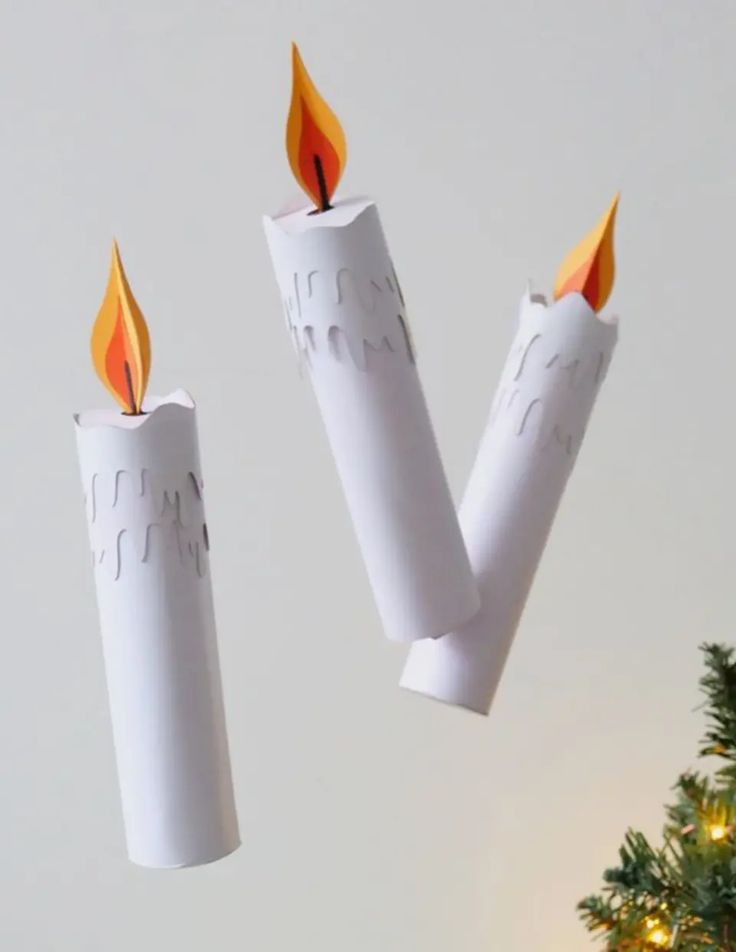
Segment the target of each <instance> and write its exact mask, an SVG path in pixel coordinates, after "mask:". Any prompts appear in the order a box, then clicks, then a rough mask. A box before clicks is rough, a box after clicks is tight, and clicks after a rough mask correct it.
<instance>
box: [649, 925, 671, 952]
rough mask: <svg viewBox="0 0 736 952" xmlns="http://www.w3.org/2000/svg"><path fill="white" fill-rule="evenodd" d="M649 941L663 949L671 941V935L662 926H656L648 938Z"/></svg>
mask: <svg viewBox="0 0 736 952" xmlns="http://www.w3.org/2000/svg"><path fill="white" fill-rule="evenodd" d="M647 941H648V942H649V943H651V945H656V946H658V947H659V948H660V949H661V948H664V946H666V945H667V943H668V942H669V941H670V934H669V932H668V931H667V930H666V929H665V928H663V927H662V926H655V927H654V929H652V930H651V932H650V933H649V935H648V936H647Z"/></svg>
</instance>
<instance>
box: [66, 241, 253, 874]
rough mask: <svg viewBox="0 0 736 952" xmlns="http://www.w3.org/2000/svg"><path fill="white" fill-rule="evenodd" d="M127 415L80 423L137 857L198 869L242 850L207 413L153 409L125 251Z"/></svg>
mask: <svg viewBox="0 0 736 952" xmlns="http://www.w3.org/2000/svg"><path fill="white" fill-rule="evenodd" d="M92 356H93V361H94V364H95V367H96V369H97V372H98V374H99V376H100V378H101V379H102V381H103V383H104V384H105V386H106V387H107V388H108V390H109V391H110V392H111V394H112V395H113V397H114V398H115V399H116V401H117V402H118V403H119V405H120V407H121V409H122V413H121V412H116V411H115V410H90V411H85V412H83V413H80V414H78V415H77V416H76V417H75V420H76V431H77V445H78V449H79V460H80V466H81V471H82V481H83V485H84V492H85V499H86V510H87V521H88V524H89V534H90V542H91V546H92V564H93V569H94V575H95V584H96V588H97V601H98V607H99V615H100V625H101V629H102V642H103V651H104V658H105V668H106V674H107V685H108V693H109V699H110V711H111V715H112V727H113V734H114V739H115V753H116V758H117V766H118V777H119V782H120V792H121V797H122V805H123V815H124V820H125V831H126V838H127V843H128V852H129V855H130V858H131V859H132V860H133V861H134V862H136V863H139V864H141V865H143V866H156V867H178V866H195V865H198V864H201V863H208V862H211V861H212V860H216V859H219V858H220V857H222V856H225V855H226V854H228V853H231V852H232V851H233V850H234V849H236V848H237V847H238V845H239V843H240V840H239V836H238V824H237V818H236V815H235V805H234V799H233V789H232V780H231V777H230V759H229V753H228V744H227V735H226V729H225V714H224V709H223V701H222V688H221V685H220V668H219V661H218V654H217V641H216V633H215V619H214V611H213V605H212V590H211V586H210V578H209V564H208V562H209V558H208V550H209V541H208V535H207V526H206V522H205V516H204V509H203V503H202V475H201V469H200V463H199V449H198V445H197V425H196V418H195V408H194V403H193V402H192V399H191V397H189V395H188V394H187V393H185V392H184V391H183V390H179V391H177V392H175V393H172V394H170V395H169V396H168V397H150V398H148V399H147V400H146V399H144V395H145V390H146V384H147V381H148V373H149V368H150V346H149V340H148V331H147V329H146V324H145V321H144V319H143V315H142V314H141V311H140V309H139V307H138V305H137V304H136V301H135V298H134V297H133V294H132V293H131V290H130V287H129V285H128V282H127V279H126V277H125V272H124V270H123V266H122V263H121V261H120V256H119V253H118V249H117V246H114V247H113V255H112V264H111V268H110V279H109V282H108V286H107V291H106V294H105V298H104V301H103V303H102V307H101V309H100V312H99V315H98V317H97V320H96V322H95V325H94V330H93V334H92Z"/></svg>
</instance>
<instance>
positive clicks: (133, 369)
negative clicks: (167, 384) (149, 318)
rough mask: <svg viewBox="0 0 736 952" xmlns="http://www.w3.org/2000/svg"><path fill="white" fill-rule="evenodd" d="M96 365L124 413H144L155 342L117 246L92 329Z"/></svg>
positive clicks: (114, 249)
mask: <svg viewBox="0 0 736 952" xmlns="http://www.w3.org/2000/svg"><path fill="white" fill-rule="evenodd" d="M91 344H92V362H93V364H94V366H95V370H96V371H97V375H98V376H99V378H100V380H101V381H102V382H103V383H104V385H105V386H106V387H107V389H108V390H109V391H110V393H111V394H112V395H113V397H114V398H115V400H116V401H117V402H118V404H119V405H120V407H121V408H122V410H123V413H128V414H132V415H135V414H139V413H141V412H142V410H141V407H142V405H143V397H144V396H145V393H146V386H147V385H148V374H149V371H150V369H151V342H150V339H149V336H148V327H147V326H146V321H145V318H144V317H143V314H142V312H141V309H140V308H139V307H138V304H137V302H136V299H135V298H134V297H133V292H132V291H131V290H130V285H129V284H128V279H127V278H126V276H125V271H124V269H123V263H122V261H121V260H120V251H119V250H118V246H117V242H113V245H112V260H111V261H110V277H109V278H108V281H107V289H106V291H105V297H104V298H103V301H102V305H101V307H100V310H99V313H98V315H97V318H96V320H95V323H94V327H93V328H92V341H91Z"/></svg>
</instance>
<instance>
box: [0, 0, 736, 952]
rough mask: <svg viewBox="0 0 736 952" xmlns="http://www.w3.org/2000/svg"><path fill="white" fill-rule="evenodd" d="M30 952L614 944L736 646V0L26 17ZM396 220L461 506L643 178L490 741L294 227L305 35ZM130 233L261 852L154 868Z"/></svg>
mask: <svg viewBox="0 0 736 952" xmlns="http://www.w3.org/2000/svg"><path fill="white" fill-rule="evenodd" d="M0 9H1V10H2V20H1V22H0V123H1V124H2V152H1V154H0V162H1V163H2V165H1V170H2V175H1V176H0V183H2V184H1V185H0V189H1V191H2V201H1V202H0V209H1V218H0V242H1V244H0V254H1V255H2V275H1V278H2V280H1V282H0V295H1V298H2V318H1V320H2V327H3V337H2V355H3V356H2V373H0V395H1V398H2V405H3V415H2V416H3V440H2V445H3V457H2V489H3V492H2V500H3V504H2V508H1V510H0V513H1V516H0V518H1V525H2V535H3V540H4V542H3V545H2V547H1V548H0V551H1V552H2V556H1V558H2V578H3V611H2V614H3V626H2V628H3V663H2V666H0V752H1V753H2V762H3V772H2V785H1V786H0V905H1V906H2V909H1V911H0V946H2V948H3V949H7V950H8V952H10V950H13V952H58V950H66V949H70V950H71V949H73V950H75V952H98V950H100V949H105V950H106V952H122V950H126V952H127V950H129V949H133V948H134V949H136V950H140V952H154V950H156V952H158V950H160V949H177V950H181V952H194V950H202V949H210V948H212V949H214V948H216V949H218V950H223V952H230V950H232V952H235V950H242V949H250V950H258V952H295V950H304V952H307V950H309V952H343V950H345V949H350V950H351V952H446V950H452V952H484V950H493V949H505V950H510V952H516V950H522V949H531V948H535V949H544V950H557V949H560V950H563V949H564V950H565V952H572V950H575V952H578V950H579V952H584V950H586V949H588V948H590V941H589V939H588V937H587V936H586V934H585V933H584V931H583V930H582V928H581V927H580V926H579V925H578V923H577V920H576V916H575V912H574V905H575V902H576V901H577V899H578V898H579V897H580V896H581V895H582V894H584V893H585V892H587V891H589V890H592V889H593V888H595V887H596V886H597V885H598V883H599V878H600V872H601V870H602V869H603V867H604V866H605V865H606V864H609V863H611V862H613V861H614V860H615V852H616V849H617V847H618V844H619V841H620V839H621V836H622V834H623V832H624V829H625V828H626V826H627V825H628V824H635V825H640V826H642V827H643V828H644V829H645V830H647V831H649V832H656V831H657V830H658V827H659V824H660V821H661V818H662V813H661V803H662V801H663V800H664V799H665V798H666V797H667V795H668V792H669V786H670V784H671V782H672V781H673V780H674V777H675V775H676V773H677V772H678V771H679V770H680V769H682V768H684V767H685V766H687V765H688V764H691V763H693V761H694V751H695V746H696V740H697V738H698V736H699V733H700V730H701V727H702V723H701V719H700V716H699V715H698V714H694V713H693V708H694V706H695V704H696V702H697V691H696V680H697V677H698V676H699V673H700V660H699V655H698V651H697V645H698V643H699V642H700V641H702V640H703V639H726V640H728V639H731V640H733V639H734V634H735V625H734V622H735V621H736V611H735V609H734V599H733V590H732V586H733V566H734V559H735V557H736V551H735V548H734V538H735V535H734V528H735V526H734V507H733V486H734V483H735V481H736V456H735V455H734V448H733V441H734V430H733V412H732V406H733V378H734V360H735V357H734V354H735V353H736V313H735V312H734V307H733V304H732V297H731V294H732V290H731V287H730V286H731V282H732V274H733V270H734V267H733V261H734V251H735V250H736V241H735V239H734V227H733V225H734V218H735V216H736V161H735V152H736V137H735V136H734V127H733V121H732V119H733V104H734V101H736V81H735V77H736V69H735V68H734V65H733V42H732V38H733V31H734V28H736V11H735V10H734V6H733V3H732V2H729V0H723V2H700V3H698V2H696V0H617V2H615V3H613V2H600V0H564V2H559V3H550V4H543V3H533V2H530V0H522V2H515V3H502V2H497V0H493V2H489V0H483V2H477V3H470V2H466V0H454V2H452V3H445V4H439V3H428V2H426V0H401V2H392V0H372V2H370V3H363V4H359V3H356V2H353V3H345V2H340V0H310V2H309V3H307V2H302V0H281V2H276V3H266V2H261V3H248V2H224V0H217V2H204V0H201V2H194V0H187V2H174V0H171V2H164V0H154V2H150V0H148V2H143V0H136V2H129V3H112V2H109V0H88V2H81V0H80V2H71V0H64V2H53V0H38V2H28V3H21V2H11V0H3V2H2V4H1V5H0ZM292 38H295V39H297V40H298V41H299V42H300V45H301V49H302V52H303V55H304V57H305V60H306V62H307V64H308V66H309V68H310V69H311V71H312V74H313V76H314V78H315V80H316V82H317V83H318V84H319V86H320V88H321V89H322V91H323V92H324V94H325V95H326V97H327V98H328V99H329V101H330V102H331V103H332V105H333V106H334V108H335V110H336V112H337V113H338V115H339V116H340V117H341V119H342V121H343V124H344V127H345V129H346V132H347V136H348V143H349V153H350V156H349V162H348V168H347V172H346V175H345V178H344V189H345V191H346V192H353V193H370V194H372V195H373V196H375V197H376V198H377V199H378V201H379V203H380V208H381V212H382V216H383V219H384V225H385V227H386V230H387V234H388V237H389V241H390V244H391V248H392V252H393V255H394V258H395V260H396V262H397V267H398V269H399V271H400V275H401V279H402V283H403V285H404V289H405V292H406V295H407V297H408V302H409V307H410V314H411V318H412V324H413V329H414V332H415V335H416V339H417V344H418V348H419V354H420V370H421V373H422V376H423V379H424V383H425V388H426V392H427V397H428V401H429V403H430V407H431V410H432V413H433V416H434V420H435V423H436V429H437V434H438V437H439V441H440V444H441V447H442V451H443V455H444V458H445V460H446V464H447V468H448V473H449V477H450V480H451V483H452V486H453V491H454V493H455V495H456V497H458V498H459V496H460V495H461V492H462V487H463V484H464V481H465V477H466V475H467V473H468V471H469V467H470V464H471V461H472V458H473V455H474V452H475V446H476V442H477V440H478V438H479V436H480V433H481V429H482V426H483V423H484V420H485V417H486V414H487V411H488V407H489V403H490V399H491V395H492V391H493V388H494V385H495V381H496V379H497V376H498V373H499V370H500V367H501V364H502V362H503V360H504V357H505V354H506V351H507V348H508V345H509V342H510V339H511V335H512V333H513V327H514V321H515V316H516V306H517V302H518V299H519V297H520V295H521V293H522V291H523V289H524V286H525V283H526V281H527V279H528V278H533V279H534V280H535V282H536V286H537V287H538V288H539V289H540V290H544V289H549V288H550V286H551V284H552V281H553V279H554V275H555V272H556V269H557V266H558V264H559V262H560V261H561V259H562V257H563V256H564V254H565V253H566V252H567V251H568V250H569V248H570V247H571V246H572V245H573V244H575V243H576V242H577V241H578V240H579V239H580V238H581V237H582V236H583V235H584V234H585V233H586V232H587V230H588V229H589V228H590V227H591V226H592V225H593V224H594V222H595V221H596V220H597V218H598V216H599V215H600V214H601V213H602V211H603V210H604V209H605V207H606V205H607V204H608V202H609V200H610V198H611V195H612V193H613V192H614V190H615V189H617V188H621V190H622V202H621V208H620V213H619V227H618V236H617V242H616V245H617V256H618V263H619V268H618V279H617V282H616V287H615V290H614V294H613V297H612V299H611V305H610V306H611V307H612V308H613V309H614V310H616V311H617V312H619V313H620V315H621V318H622V332H621V340H620V344H619V348H618V353H617V355H616V357H615V360H614V363H613V366H612V369H611V373H610V375H609V378H608V381H607V383H606V385H605V387H604V389H603V392H602V395H601V399H600V400H599V403H598V406H597V408H596V412H595V414H594V418H593V421H592V425H591V427H590V430H589V433H588V437H587V440H586V443H585V446H584V447H583V451H582V453H581V456H580V458H579V460H578V465H577V468H576V471H575V473H574V476H573V478H572V480H571V483H570V486H569V489H568V493H567V495H566V497H565V500H564V503H563V506H562V508H561V511H560V513H559V517H558V520H557V524H556V526H555V529H554V533H553V537H552V539H551V542H550V544H549V546H548V549H547V553H546V557H545V560H544V563H543V566H542V569H541V570H540V572H539V575H538V578H537V582H536V585H535V588H534V592H533V596H532V598H531V600H530V602H529V605H528V608H527V611H526V614H525V616H524V620H523V624H522V627H521V630H520V633H519V636H518V638H517V641H516V645H515V647H514V650H513V653H512V657H511V660H510V663H509V665H508V668H507V672H506V678H505V680H504V682H503V685H502V687H501V690H500V692H499V694H498V697H497V702H496V705H495V708H494V710H493V712H492V715H491V717H490V718H489V719H487V720H486V719H483V718H480V717H477V716H474V715H470V714H467V713H464V712H461V711H456V710H453V709H450V708H448V707H445V706H442V705H438V704H434V703H433V702H430V701H427V700H423V699H421V698H418V697H416V696H412V695H407V694H404V693H402V692H400V691H399V690H398V688H397V686H396V683H397V679H398V676H399V671H400V668H401V665H402V660H403V655H404V649H403V648H402V647H400V646H394V645H391V644H389V643H388V642H386V641H385V640H384V639H383V636H382V633H381V631H380V628H379V624H378V620H377V617H376V612H375V610H374V607H373V603H372V600H371V595H370V592H369V588H368V584H367V582H366V578H365V574H364V571H363V567H362V564H361V561H360V556H359V554H358V550H357V548H356V545H355V542H354V539H353V535H352V530H351V527H350V524H349V520H348V516H347V512H346V508H345V505H344V503H343V500H342V497H341V494H340V487H339V484H338V481H337V478H336V475H335V472H334V469H333V465H332V460H331V458H330V453H329V449H328V446H327V442H326V439H325V436H324V433H323V431H322V426H321V422H320V420H319V416H318V413H317V410H316V406H315V404H314V401H313V397H312V394H311V392H310V389H309V384H308V381H306V380H301V379H300V378H299V375H298V373H297V370H296V367H295V363H294V359H293V355H292V351H291V348H290V344H289V340H288V338H287V335H286V333H285V330H284V327H283V323H282V318H281V314H280V308H279V301H278V295H277V293H276V289H275V285H274V281H273V279H272V275H271V272H270V264H269V261H268V258H267V253H266V249H265V245H264V241H263V237H262V233H261V224H260V216H261V214H262V213H263V212H264V211H267V210H274V209H275V208H277V207H278V206H279V205H280V204H281V203H282V202H283V201H284V200H285V199H286V198H287V197H289V196H290V195H291V194H293V192H294V185H293V180H292V178H291V175H290V173H289V169H288V165H287V162H286V158H285V155H284V151H283V138H284V122H285V115H286V110H287V106H288V99H289V91H290V73H289V42H290V41H291V39H292ZM113 234H114V235H116V236H117V237H118V239H119V241H120V244H121V249H122V253H123V257H124V261H125V263H126V266H127V269H128V274H129V277H130V279H131V282H132V286H133V288H134V291H135V293H136V295H137V297H138V300H139V302H140V304H141V306H142V308H143V310H144V313H145V314H146V316H147V319H148V322H149V325H150V328H151V334H152V340H153V353H154V357H153V372H152V388H153V390H154V391H156V392H167V391H168V390H170V389H172V388H174V387H176V386H179V385H181V386H185V387H187V388H189V389H190V390H191V391H192V393H193V394H194V395H195V397H196V398H197V400H198V402H199V407H200V412H199V421H200V437H201V443H202V452H203V462H204V474H205V480H206V482H207V489H208V500H207V505H208V510H209V523H210V527H211V535H212V539H213V547H214V549H213V569H214V584H215V595H216V600H217V610H218V618H219V630H220V645H221V653H222V662H223V675H224V682H225V695H226V703H227V710H228V716H229V727H230V741H231V746H232V754H233V762H234V772H235V780H236V784H237V799H238V806H239V812H240V820H241V825H242V833H243V839H244V845H243V847H242V848H241V850H240V851H239V852H238V853H236V854H235V855H234V856H232V857H231V858H229V859H227V860H225V861H224V862H221V863H218V864H215V865H213V866H211V867H207V868H203V869H198V870H193V871H184V872H151V871H146V870H142V869H138V868H136V867H134V866H132V865H130V864H129V863H128V862H127V860H126V857H125V850H124V844H123V834H122V826H121V818H120V810H119V804H118V792H117V782H116V777H115V770H114V761H113V751H112V744H111V737H110V727H109V721H108V714H107V698H106V691H105V683H104V677H103V669H102V658H101V651H100V644H99V637H98V632H97V618H96V608H95V602H94V589H93V580H92V573H91V570H90V565H89V557H88V546H87V538H86V530H85V524H84V517H83V511H82V501H81V490H80V486H79V479H78V473H77V461H76V455H75V448H74V433H73V427H72V419H71V417H72V412H73V411H74V410H78V409H80V408H83V407H87V406H95V405H104V404H105V402H106V400H107V397H106V395H105V393H104V391H103V390H102V387H101V386H100V385H99V384H98V382H97V380H96V378H95V377H94V375H93V372H92V369H91V365H90V361H89V356H88V339H89V332H90V328H91V324H92V321H93V319H94V317H95V314H96V312H97V308H98V305H99V303H100V300H101V298H102V293H103V290H104V287H105V281H106V278H107V267H108V255H109V247H110V241H111V238H112V236H113Z"/></svg>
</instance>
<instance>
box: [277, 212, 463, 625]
mask: <svg viewBox="0 0 736 952" xmlns="http://www.w3.org/2000/svg"><path fill="white" fill-rule="evenodd" d="M265 228H266V235H267V238H268V244H269V248H270V251H271V258H272V260H273V264H274V268H275V271H276V277H277V280H278V283H279V288H280V290H281V296H282V299H283V302H284V307H285V311H286V319H287V324H288V327H289V332H290V334H291V336H292V340H293V342H294V345H295V347H296V349H297V352H298V353H299V355H300V356H301V358H302V359H303V361H304V363H305V364H306V366H307V367H308V368H309V374H310V377H311V379H312V383H313V385H314V390H315V394H316V396H317V401H318V403H319V407H320V410H321V413H322V418H323V420H324V423H325V427H326V429H327V435H328V438H329V440H330V445H331V448H332V452H333V455H334V458H335V462H336V464H337V469H338V472H339V475H340V479H341V481H342V485H343V489H344V491H345V495H346V498H347V502H348V506H349V508H350V513H351V516H352V519H353V523H354V526H355V530H356V534H357V536H358V541H359V543H360V547H361V550H362V553H363V558H364V560H365V564H366V568H367V570H368V575H369V578H370V581H371V585H372V588H373V592H374V595H375V599H376V603H377V605H378V610H379V612H380V615H381V618H382V621H383V624H384V627H385V630H386V633H387V635H388V636H389V637H390V638H392V639H394V640H400V641H412V640H415V639H418V638H433V637H437V636H438V635H440V634H443V633H444V632H446V631H448V630H449V629H450V628H452V627H454V626H455V625H458V624H461V623H462V622H463V621H466V620H467V619H468V618H470V617H471V616H472V615H474V614H475V613H476V612H477V610H478V608H479V598H478V592H477V586H476V585H475V582H474V580H473V576H472V572H471V569H470V565H469V562H468V556H467V553H466V551H465V547H464V545H463V541H462V537H461V534H460V529H459V526H458V521H457V516H456V514H455V511H454V507H453V504H452V499H451V496H450V492H449V489H448V486H447V480H446V477H445V473H444V469H443V467H442V463H441V460H440V456H439V451H438V449H437V444H436V441H435V437H434V433H433V430H432V425H431V422H430V418H429V413H428V411H427V407H426V404H425V401H424V396H423V393H422V388H421V384H420V381H419V376H418V374H417V369H416V365H415V361H414V354H413V350H412V343H411V338H410V336H409V331H408V327H407V322H406V312H405V308H404V304H403V301H402V300H401V294H400V291H399V286H398V284H397V281H396V277H395V275H394V272H393V269H392V267H391V261H390V259H389V255H388V251H387V248H386V243H385V239H384V237H383V232H382V230H381V225H380V221H379V218H378V212H377V210H376V206H375V205H374V204H373V203H372V202H370V201H368V200H366V199H352V200H349V201H344V202H338V203H337V204H336V205H335V206H334V207H333V208H332V210H331V211H328V212H324V213H322V214H320V215H309V211H308V209H307V208H304V209H301V210H300V211H298V212H295V213H292V214H289V215H285V216H283V217H280V218H275V219H271V218H266V219H265Z"/></svg>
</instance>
